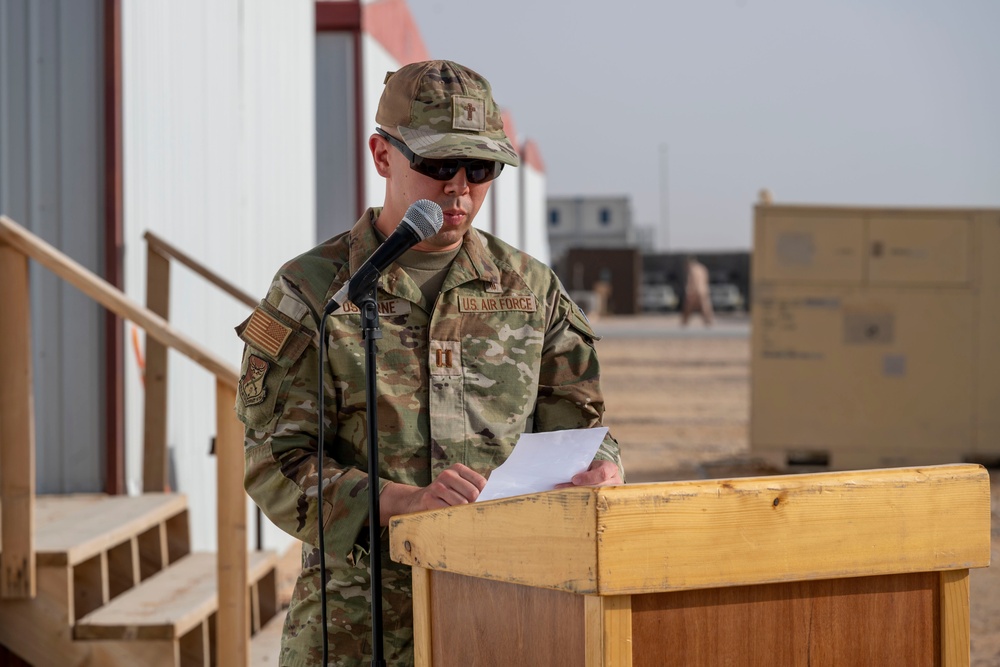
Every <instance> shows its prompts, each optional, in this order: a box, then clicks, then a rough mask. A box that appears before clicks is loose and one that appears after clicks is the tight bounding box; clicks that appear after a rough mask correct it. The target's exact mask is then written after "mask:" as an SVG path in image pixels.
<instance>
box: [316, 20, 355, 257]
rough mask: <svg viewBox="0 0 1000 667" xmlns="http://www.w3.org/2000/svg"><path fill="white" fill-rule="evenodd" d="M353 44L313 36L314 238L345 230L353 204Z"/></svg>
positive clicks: (341, 37)
mask: <svg viewBox="0 0 1000 667" xmlns="http://www.w3.org/2000/svg"><path fill="white" fill-rule="evenodd" d="M354 123H355V119H354V44H353V37H352V36H351V35H350V34H344V33H320V34H318V35H316V182H317V183H318V184H322V187H317V188H316V239H317V241H320V240H325V239H328V238H330V237H331V236H333V235H334V234H338V233H340V232H344V231H347V230H349V229H350V228H351V226H352V225H353V224H354V222H355V220H356V219H357V212H358V211H359V210H361V207H360V206H359V204H358V203H357V202H356V201H355V199H356V195H355V193H356V191H357V189H356V188H355V187H354V184H355V182H356V181H357V178H358V174H357V169H356V164H355V159H354V145H355V139H356V137H355V131H354Z"/></svg>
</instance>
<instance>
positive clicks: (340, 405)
mask: <svg viewBox="0 0 1000 667" xmlns="http://www.w3.org/2000/svg"><path fill="white" fill-rule="evenodd" d="M375 121H376V123H377V125H378V127H377V128H376V130H375V132H374V133H373V134H372V135H371V136H370V137H369V139H368V147H369V149H370V152H371V159H372V160H373V162H374V165H375V169H376V170H377V171H378V173H379V175H380V176H382V177H383V178H384V179H385V198H384V202H383V205H382V206H381V207H377V208H371V209H369V210H367V211H366V212H365V213H364V214H363V215H362V216H361V218H360V220H358V221H357V223H356V224H355V225H354V227H353V228H352V229H351V230H350V231H349V232H346V233H344V234H341V235H339V236H335V237H334V238H332V239H330V240H328V241H326V242H324V243H322V244H320V245H319V246H317V247H316V248H314V249H312V250H310V251H308V252H306V253H305V254H303V255H301V256H299V257H297V258H295V259H292V260H291V261H289V262H288V263H286V264H285V265H284V266H283V267H281V269H280V270H279V271H278V273H277V275H276V276H275V278H274V281H273V282H272V284H271V287H270V289H269V291H268V293H267V296H266V297H265V298H264V299H263V300H262V301H261V302H260V305H259V306H257V308H256V309H255V310H254V312H253V313H252V314H251V316H250V317H249V318H248V320H247V321H246V322H244V323H243V324H241V325H240V326H239V327H237V333H238V334H239V336H240V337H241V338H242V339H243V341H244V342H245V351H244V355H243V365H242V376H241V377H242V379H241V381H240V388H239V392H238V397H237V404H236V412H237V414H238V415H239V417H240V419H241V420H242V421H243V423H244V424H245V427H246V449H245V453H246V456H245V458H246V468H245V486H246V490H247V492H248V493H249V494H250V496H251V497H252V498H253V499H254V501H255V502H256V503H257V505H258V506H259V507H260V508H261V509H262V510H263V511H264V513H265V514H266V515H267V516H268V518H270V519H271V521H273V522H274V523H275V524H276V525H277V526H279V527H281V528H282V529H284V530H285V531H287V532H288V533H289V534H291V535H293V536H295V537H296V538H298V539H300V540H301V541H302V542H303V547H302V571H301V574H300V575H299V578H298V581H297V584H296V586H295V590H294V593H293V596H292V600H291V605H290V607H289V609H288V614H287V618H286V621H285V627H284V633H283V637H282V649H281V657H280V664H281V665H284V666H286V667H298V666H304V665H317V664H320V662H321V655H322V653H321V646H322V633H324V632H326V633H327V636H328V639H329V646H330V654H331V658H330V660H331V664H336V665H362V664H365V665H367V664H369V661H370V653H371V621H370V618H369V614H370V598H369V596H370V595H371V588H370V584H371V582H370V577H369V572H368V563H369V553H370V549H372V548H376V549H382V551H383V557H382V564H383V567H382V579H383V607H384V621H383V628H384V638H385V642H384V647H385V657H386V659H387V661H388V664H392V665H405V664H412V662H413V631H412V628H413V612H412V604H411V581H410V569H409V567H407V566H403V565H399V564H397V563H393V562H392V561H391V560H390V559H389V556H388V535H387V533H388V531H387V529H386V528H385V526H387V525H388V522H389V518H390V517H391V516H393V515H397V514H404V513H408V512H415V511H419V510H428V509H435V508H442V507H447V506H453V505H459V504H463V503H471V502H474V501H475V500H476V498H477V497H478V495H479V492H480V491H481V490H482V489H483V487H484V485H485V483H486V476H487V475H488V474H489V473H490V471H491V470H493V469H494V468H496V467H497V466H498V465H500V464H501V463H503V462H504V460H506V458H507V457H508V456H509V455H510V453H511V450H512V449H513V447H514V443H515V442H516V440H517V438H518V436H519V435H520V434H521V433H522V432H526V431H527V432H541V431H555V430H563V429H573V428H590V427H599V426H601V425H602V417H603V413H604V398H603V396H602V393H601V387H600V367H599V365H598V361H597V354H596V352H595V349H594V342H595V341H596V340H597V336H595V335H594V332H593V330H592V329H591V327H590V325H589V323H588V322H587V319H586V318H585V317H584V315H583V313H582V312H581V311H580V309H579V308H578V307H577V305H576V304H575V303H573V302H572V301H571V300H570V298H569V297H568V296H567V294H566V292H565V290H564V289H563V287H562V285H561V284H560V282H559V280H558V279H557V278H556V276H555V274H554V273H553V272H552V271H551V270H550V269H549V268H548V267H547V266H545V265H544V264H542V263H541V262H539V261H537V260H535V259H534V258H532V257H530V256H528V255H527V254H525V253H523V252H520V251H518V250H517V249H515V248H513V247H511V246H509V245H507V244H506V243H504V242H503V241H501V240H500V239H498V238H496V237H494V236H491V235H490V234H487V233H485V232H483V231H480V230H478V229H476V228H474V227H473V226H472V225H473V221H474V220H475V217H476V214H477V212H478V211H479V209H480V207H481V206H482V204H483V200H484V199H485V197H486V194H487V192H488V191H489V188H490V185H491V183H492V181H493V180H494V179H495V178H496V177H497V176H499V175H500V174H501V172H502V171H503V168H504V166H505V165H506V166H517V165H518V156H517V154H516V152H515V150H514V147H513V146H512V144H511V142H510V140H509V139H508V138H507V136H506V135H505V134H504V129H503V122H502V120H501V117H500V110H499V108H498V107H497V105H496V102H495V101H494V99H493V96H492V92H491V88H490V84H489V83H488V82H487V80H486V79H485V78H483V77H482V76H481V75H479V74H477V73H476V72H474V71H472V70H471V69H469V68H467V67H464V66H462V65H459V64H457V63H454V62H449V61H441V60H437V61H430V62H421V63H415V64H412V65H407V66H405V67H403V68H401V69H400V70H399V71H397V72H395V73H390V74H389V75H387V77H386V82H385V89H384V91H383V94H382V97H381V100H380V102H379V106H378V111H377V114H376V117H375ZM420 199H427V200H430V201H432V202H435V203H437V204H439V205H440V206H441V209H442V210H443V213H444V224H443V226H442V227H441V229H440V231H438V232H437V233H436V234H435V235H433V236H431V237H429V238H426V239H424V240H422V241H421V242H420V243H418V244H417V245H415V246H414V247H413V248H412V249H411V250H409V251H407V252H406V253H405V254H404V255H403V256H402V257H400V259H399V260H398V261H397V262H396V263H395V264H394V265H393V266H392V267H391V268H390V269H388V270H387V271H385V273H384V275H383V276H382V278H381V281H380V283H379V287H378V301H379V305H380V311H381V313H382V316H381V327H382V334H383V337H382V338H381V339H380V340H379V342H378V349H379V358H378V370H379V383H378V391H379V396H378V405H377V415H378V438H379V446H380V452H381V455H380V457H379V458H380V460H379V468H378V469H379V478H378V479H377V480H370V479H369V478H368V475H367V474H366V470H367V450H366V446H367V445H366V406H365V383H366V380H365V369H364V360H365V354H364V344H363V341H362V337H361V331H360V330H359V329H360V315H359V313H358V311H357V309H356V308H353V307H343V308H340V309H339V310H337V311H335V312H334V313H333V314H332V315H330V316H329V318H328V320H327V332H328V333H327V337H326V339H325V340H323V341H320V340H319V336H318V330H319V317H320V315H319V314H320V313H322V312H323V310H324V307H325V306H326V304H327V303H328V301H329V300H330V298H331V296H332V295H333V294H335V293H336V292H337V290H338V289H340V288H341V286H343V285H344V283H345V282H346V281H347V280H348V279H349V278H350V277H351V275H353V273H354V272H355V271H357V270H358V268H359V267H360V266H361V265H362V263H364V261H365V260H366V259H367V258H368V257H369V256H370V255H371V254H372V252H373V251H374V250H375V249H376V248H378V247H379V245H380V244H381V243H382V242H383V241H384V240H385V239H386V238H387V237H388V236H389V235H391V234H392V233H393V230H394V229H395V228H396V226H397V225H398V224H399V223H400V221H401V219H402V217H403V215H404V214H405V213H406V211H407V209H408V208H409V207H410V205H411V204H413V203H414V202H415V201H417V200H420ZM321 344H322V345H325V346H326V350H325V352H326V359H327V363H326V364H325V366H324V367H323V369H322V370H321V371H318V370H317V364H318V355H319V348H318V346H319V345H321ZM320 381H322V385H323V389H324V392H325V395H326V399H325V401H326V407H325V414H323V415H322V416H321V417H322V418H323V419H324V420H325V434H326V437H325V440H326V442H325V443H324V452H325V455H324V456H325V460H324V465H323V469H322V470H319V469H317V420H318V418H319V417H320V416H318V415H317V414H316V411H317V394H316V387H317V383H318V382H320ZM321 477H322V479H323V480H324V482H323V499H322V501H323V505H324V509H323V512H324V520H325V525H324V535H323V539H324V543H325V545H326V563H327V569H328V571H329V584H328V587H327V593H328V605H327V612H328V614H327V615H328V619H329V621H328V625H327V627H326V628H324V627H322V623H321V610H320V590H319V589H320V572H319V556H318V553H319V551H318V549H319V544H320V541H319V535H318V532H319V530H318V527H317V504H318V502H319V498H318V487H319V480H320V478H321ZM623 478H624V472H623V469H622V466H621V459H620V456H619V449H618V443H617V442H616V441H615V440H614V438H613V437H611V436H610V435H608V436H607V437H606V438H605V439H604V442H603V443H602V444H601V447H600V450H599V451H598V454H597V456H596V459H595V460H594V462H593V463H592V464H591V465H590V466H589V468H588V469H587V470H586V471H581V472H580V473H579V474H577V475H576V476H574V477H573V478H572V480H567V482H568V483H572V484H576V485H603V484H621V483H623V481H624V480H623ZM369 484H378V486H379V493H380V496H379V502H380V505H381V516H380V517H377V518H376V520H377V521H379V523H380V525H381V526H383V528H382V532H381V543H380V544H376V545H370V544H369V543H368V528H367V527H366V525H367V522H368V485H369Z"/></svg>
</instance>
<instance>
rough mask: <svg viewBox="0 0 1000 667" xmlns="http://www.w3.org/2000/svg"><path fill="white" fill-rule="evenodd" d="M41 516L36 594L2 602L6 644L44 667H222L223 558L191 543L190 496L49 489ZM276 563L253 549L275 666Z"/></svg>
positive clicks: (260, 637)
mask: <svg viewBox="0 0 1000 667" xmlns="http://www.w3.org/2000/svg"><path fill="white" fill-rule="evenodd" d="M35 517H36V531H35V535H36V551H35V565H36V576H37V585H38V588H37V591H38V594H37V595H36V596H35V597H34V598H33V599H27V600H2V601H0V645H3V646H5V647H6V648H7V649H8V651H9V652H11V653H13V654H14V655H16V656H18V657H19V658H20V659H22V660H23V661H25V662H26V663H27V664H29V665H34V666H35V667H47V666H48V665H60V666H63V665H66V666H87V667H105V666H107V667H116V666H119V665H129V666H137V665H142V666H144V667H146V666H149V667H160V666H162V667H179V666H184V667H187V666H191V667H202V666H204V667H208V666H209V665H215V664H217V662H218V652H219V650H220V647H219V646H217V642H216V633H215V615H216V611H217V609H218V594H217V590H218V587H217V581H216V579H217V577H216V567H217V564H216V556H215V554H212V553H192V552H191V549H190V536H189V528H188V508H187V501H186V499H185V497H184V496H182V495H178V494H169V493H150V494H144V495H141V496H134V497H128V496H106V495H99V494H93V495H92V494H87V495H60V496H45V495H40V496H38V497H37V501H36V515H35ZM0 547H2V545H0ZM277 562H278V557H277V555H276V554H274V553H273V552H267V551H256V552H252V553H250V554H249V558H248V565H249V567H248V584H249V599H250V611H251V614H250V616H251V628H250V631H251V634H252V635H253V638H252V639H251V644H250V664H254V665H256V664H270V665H274V664H276V658H277V652H278V642H279V640H280V635H281V624H282V622H283V619H284V613H283V610H282V609H281V608H280V605H279V602H278V591H277V583H278V582H277V569H276V567H277ZM0 663H2V661H0Z"/></svg>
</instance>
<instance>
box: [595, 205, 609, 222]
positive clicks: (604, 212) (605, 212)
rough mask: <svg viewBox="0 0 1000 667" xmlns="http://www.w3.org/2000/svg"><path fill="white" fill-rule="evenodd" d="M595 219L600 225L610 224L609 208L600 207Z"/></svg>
mask: <svg viewBox="0 0 1000 667" xmlns="http://www.w3.org/2000/svg"><path fill="white" fill-rule="evenodd" d="M597 219H598V220H600V221H601V224H602V225H605V226H606V225H610V224H611V209H609V208H602V209H601V211H600V213H599V214H598V218H597Z"/></svg>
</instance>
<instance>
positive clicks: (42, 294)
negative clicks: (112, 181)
mask: <svg viewBox="0 0 1000 667" xmlns="http://www.w3.org/2000/svg"><path fill="white" fill-rule="evenodd" d="M102 5H103V3H102V2H101V1H100V0H53V1H50V2H35V1H30V0H0V213H3V214H4V215H7V216H8V217H10V218H11V219H13V220H14V221H15V222H17V223H19V224H20V225H22V226H24V227H25V228H27V229H28V230H29V231H31V232H32V233H34V234H36V235H38V236H40V237H41V238H42V239H43V240H45V241H46V242H48V243H50V244H52V245H53V246H55V247H56V248H58V249H59V250H61V251H62V252H64V253H65V254H67V255H69V256H70V257H72V258H73V259H74V260H76V261H77V262H78V263H80V264H82V265H83V266H84V267H85V268H87V269H89V270H91V271H93V272H95V273H97V274H98V275H102V274H103V272H104V237H105V234H104V215H105V207H104V134H103V113H104V104H103V85H104V79H103V46H104V35H103V25H102V21H101V17H102ZM29 266H30V268H29V271H30V281H31V312H32V315H31V327H32V336H31V343H32V355H31V356H32V369H33V373H34V406H35V444H36V459H35V464H36V466H35V468H36V471H37V472H36V482H37V488H38V491H39V492H41V493H73V492H85V491H86V492H94V491H103V490H104V488H105V487H104V451H105V442H106V430H105V423H104V419H105V416H104V400H105V387H104V372H105V365H104V311H103V309H102V308H101V307H100V306H98V305H97V304H96V303H95V302H94V301H93V300H91V299H90V298H88V297H86V296H84V295H83V294H82V293H80V292H79V291H78V290H77V289H76V288H74V287H72V286H70V285H69V284H67V283H66V282H64V281H62V280H61V279H59V278H57V277H56V276H55V275H54V274H52V273H51V272H50V271H49V270H48V269H45V268H43V267H41V266H39V265H38V264H37V263H35V262H30V264H29ZM2 313H3V306H2V305H0V317H3V314H2Z"/></svg>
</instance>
